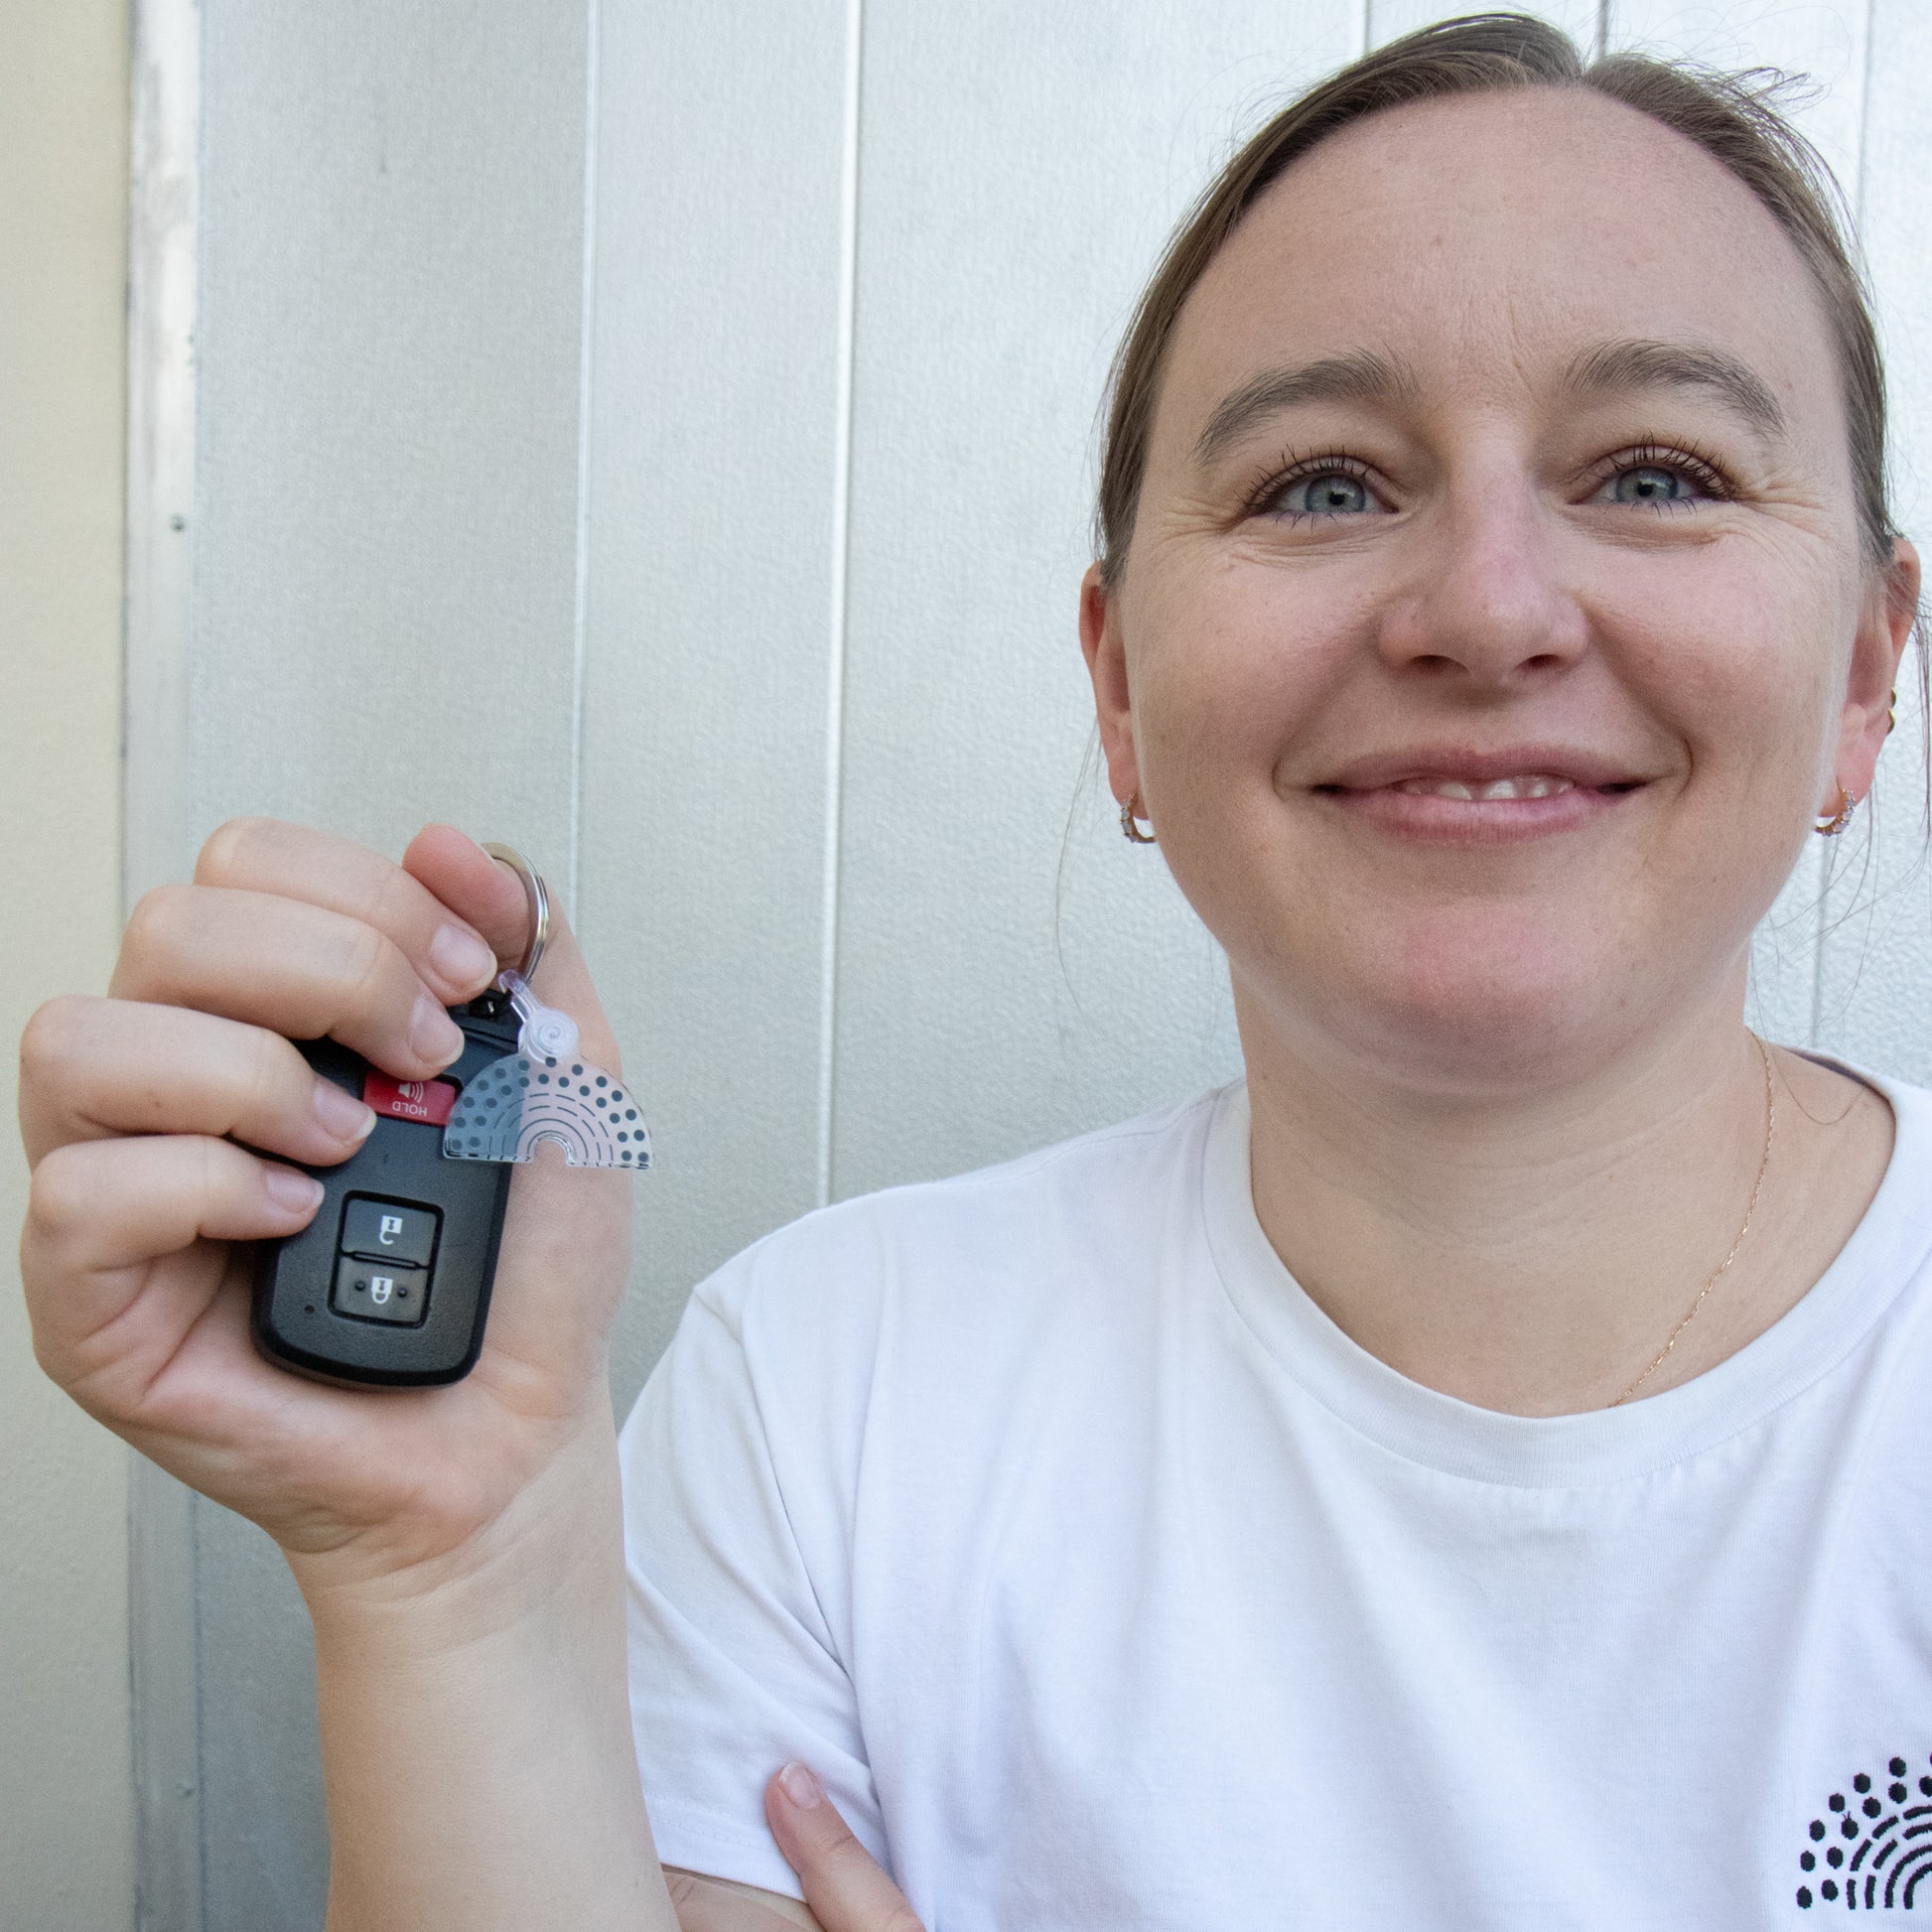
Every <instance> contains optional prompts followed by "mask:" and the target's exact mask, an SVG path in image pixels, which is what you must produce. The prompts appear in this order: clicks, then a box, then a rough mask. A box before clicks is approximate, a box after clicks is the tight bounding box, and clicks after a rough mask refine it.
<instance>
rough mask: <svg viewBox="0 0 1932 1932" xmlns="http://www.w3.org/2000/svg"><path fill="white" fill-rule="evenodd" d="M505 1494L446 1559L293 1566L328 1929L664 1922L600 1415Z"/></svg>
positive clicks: (617, 1928)
mask: <svg viewBox="0 0 1932 1932" xmlns="http://www.w3.org/2000/svg"><path fill="white" fill-rule="evenodd" d="M600 1437H601V1438H602V1440H600ZM515 1508H516V1510H517V1512H518V1513H519V1517H520V1520H519V1521H517V1522H514V1523H510V1524H505V1525H501V1526H498V1529H497V1531H496V1532H494V1533H493V1538H494V1542H493V1547H491V1548H489V1549H487V1550H484V1551H483V1552H479V1553H474V1555H475V1561H466V1562H464V1563H463V1564H462V1565H460V1566H456V1567H455V1568H456V1571H457V1574H453V1575H451V1576H448V1577H438V1578H433V1579H427V1580H426V1579H423V1578H420V1577H418V1578H412V1579H409V1580H407V1581H406V1582H399V1583H391V1584H386V1585H381V1584H379V1585H370V1584H368V1583H364V1582H362V1581H360V1580H357V1581H355V1582H353V1583H350V1584H345V1583H344V1582H343V1581H342V1580H341V1579H340V1578H338V1577H331V1576H329V1575H327V1574H326V1567H318V1566H315V1565H305V1566H301V1567H298V1577H299V1579H300V1580H301V1581H302V1583H303V1587H304V1590H305V1594H306V1595H307V1596H308V1598H309V1602H310V1609H311V1613H312V1615H313V1616H314V1618H315V1623H316V1650H317V1666H318V1693H319V1701H320V1708H321V1717H322V1740H323V1771H324V1777H325V1780H326V1783H327V1787H328V1795H329V1828H330V1840H331V1850H332V1872H331V1885H330V1901H329V1928H330V1932H402V1928H408V1932H440V1928H445V1927H447V1928H450V1932H457V1928H462V1932H498V1929H499V1928H500V1932H534V1929H535V1928H543V1927H550V1926H557V1927H566V1926H567V1927H570V1928H572V1932H674V1928H675V1926H676V1919H675V1916H674V1914H673V1911H672V1907H671V1903H670V1898H669V1894H668V1893H667V1891H666V1889H665V1886H664V1881H663V1878H662V1875H661V1873H660V1872H659V1869H658V1864H657V1858H656V1854H655V1852H654V1851H653V1849H652V1846H651V1839H650V1828H649V1824H648V1821H647V1819H646V1817H645V1814H644V1805H643V1798H642V1794H641V1792H640V1790H639V1787H638V1781H637V1771H636V1762H635V1758H634V1756H633V1753H632V1746H631V1737H630V1725H629V1708H628V1700H627V1695H626V1686H625V1676H624V1625H623V1571H622V1553H621V1552H622V1546H621V1517H620V1513H619V1500H618V1486H617V1462H616V1455H615V1449H614V1447H613V1446H612V1445H611V1444H610V1442H609V1439H608V1432H599V1431H597V1430H593V1431H591V1432H589V1439H588V1440H587V1441H585V1442H584V1443H582V1444H580V1445H578V1446H576V1447H574V1448H573V1449H572V1450H571V1451H570V1452H569V1453H568V1454H567V1455H566V1456H565V1457H564V1458H562V1459H560V1462H559V1463H558V1465H557V1466H555V1467H553V1468H552V1469H551V1470H549V1471H546V1473H545V1475H544V1476H543V1477H542V1478H541V1479H540V1481H539V1484H538V1486H537V1490H536V1491H535V1492H533V1493H531V1494H529V1495H527V1496H524V1497H520V1498H519V1499H518V1502H517V1504H516V1505H515Z"/></svg>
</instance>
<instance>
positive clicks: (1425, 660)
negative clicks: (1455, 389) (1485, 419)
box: [1377, 455, 1588, 696]
mask: <svg viewBox="0 0 1932 1932" xmlns="http://www.w3.org/2000/svg"><path fill="white" fill-rule="evenodd" d="M1419 534H1423V535H1424V541H1423V542H1421V543H1420V544H1419V545H1418V546H1417V547H1416V550H1415V551H1414V552H1413V553H1412V555H1411V557H1410V558H1409V559H1408V560H1407V561H1408V562H1409V563H1410V565H1411V570H1412V574H1411V575H1410V576H1409V577H1408V580H1407V582H1406V583H1405V585H1404V587H1403V589H1402V590H1401V591H1400V592H1399V593H1398V594H1397V595H1396V596H1394V597H1392V598H1391V599H1390V601H1389V603H1388V604H1387V605H1386V606H1385V607H1384V610H1383V613H1382V620H1381V623H1380V625H1379V635H1378V639H1377V641H1378V644H1379V646H1380V649H1381V652H1382V655H1383V657H1384V659H1385V660H1386V661H1387V662H1388V664H1389V665H1390V667H1391V668H1392V669H1394V670H1395V671H1397V672H1398V673H1399V674H1401V675H1403V676H1405V677H1410V678H1415V677H1424V678H1432V679H1435V680H1437V681H1439V682H1442V683H1444V684H1446V685H1450V684H1452V685H1455V686H1458V687H1460V688H1461V689H1462V690H1464V691H1465V692H1467V693H1468V694H1469V695H1471V696H1492V695H1493V696H1499V695H1503V694H1505V693H1508V692H1512V691H1520V690H1526V689H1529V688H1533V687H1535V686H1537V685H1539V684H1541V683H1544V682H1547V681H1548V680H1550V679H1552V678H1554V677H1558V676H1560V675H1561V674H1562V673H1563V672H1564V671H1565V670H1567V669H1568V668H1569V667H1570V666H1571V665H1573V664H1574V663H1575V662H1576V661H1577V660H1578V658H1579V657H1581V656H1582V655H1583V653H1584V651H1585V649H1586V648H1587V641H1588V625H1587V621H1586V620H1585V616H1584V611H1583V608H1582V606H1581V605H1580V604H1579V602H1578V601H1577V598H1576V596H1575V595H1574V593H1573V591H1572V590H1571V589H1570V587H1569V586H1567V585H1566V583H1565V581H1564V573H1563V556H1562V552H1563V548H1564V546H1563V541H1562V539H1563V531H1562V528H1561V525H1560V524H1559V522H1558V520H1557V519H1556V518H1555V517H1554V516H1553V515H1552V514H1551V513H1550V510H1549V508H1548V506H1547V505H1546V504H1545V503H1544V502H1543V501H1542V500H1541V497H1540V494H1539V491H1538V489H1537V487H1536V483H1535V480H1534V479H1533V478H1532V477H1531V476H1529V475H1528V474H1527V473H1526V471H1525V469H1524V467H1523V466H1522V465H1521V464H1520V462H1515V461H1512V460H1510V459H1509V458H1508V457H1506V456H1500V455H1498V456H1492V457H1491V458H1490V459H1489V460H1487V461H1485V462H1483V463H1481V464H1480V465H1479V466H1475V467H1472V468H1471V469H1470V470H1469V471H1468V473H1467V474H1465V475H1464V476H1462V477H1459V478H1456V477H1451V478H1450V479H1449V483H1448V486H1447V488H1446V490H1445V493H1444V496H1443V498H1442V499H1441V502H1440V505H1439V508H1438V510H1437V512H1436V513H1434V514H1433V515H1432V516H1431V517H1430V518H1429V520H1428V523H1427V524H1426V526H1425V531H1424V532H1422V533H1419Z"/></svg>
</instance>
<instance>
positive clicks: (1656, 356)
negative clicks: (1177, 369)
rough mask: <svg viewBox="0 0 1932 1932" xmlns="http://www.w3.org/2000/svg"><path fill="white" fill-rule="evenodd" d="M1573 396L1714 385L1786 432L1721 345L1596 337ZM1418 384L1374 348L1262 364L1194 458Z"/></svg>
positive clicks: (1567, 383)
mask: <svg viewBox="0 0 1932 1932" xmlns="http://www.w3.org/2000/svg"><path fill="white" fill-rule="evenodd" d="M1563 387H1564V388H1565V389H1566V390H1568V391H1569V392H1570V393H1571V394H1572V395H1604V394H1608V393H1611V392H1613V391H1615V390H1619V389H1650V388H1679V389H1715V390H1716V391H1717V392H1718V393H1719V394H1720V395H1721V396H1723V397H1724V398H1725V401H1727V402H1728V403H1729V404H1730V406H1731V407H1732V408H1733V409H1735V410H1736V412H1737V413H1738V414H1739V415H1740V416H1742V417H1743V418H1744V420H1745V421H1746V422H1748V423H1749V424H1750V425H1751V426H1752V428H1754V429H1756V430H1757V431H1758V432H1759V433H1760V434H1761V435H1764V436H1766V437H1778V436H1782V435H1784V434H1785V429H1786V425H1785V419H1784V411H1783V410H1782V409H1780V408H1779V407H1778V400H1777V398H1776V397H1775V396H1774V395H1772V393H1771V390H1770V387H1769V385H1768V384H1767V383H1766V382H1765V381H1764V380H1763V378H1762V377H1761V376H1758V375H1756V374H1755V373H1753V372H1752V371H1751V370H1750V369H1749V368H1747V367H1746V366H1745V365H1744V364H1743V363H1742V362H1740V361H1739V360H1738V359H1737V358H1736V357H1735V356H1734V355H1727V354H1726V353H1725V351H1724V350H1723V349H1720V348H1711V347H1709V346H1698V345H1692V344H1689V343H1663V342H1642V341H1629V342H1615V343H1599V344H1598V345H1596V346H1595V347H1594V348H1589V349H1586V350H1585V351H1584V352H1583V353H1582V354H1581V355H1579V356H1577V357H1576V359H1575V360H1574V361H1572V363H1571V364H1570V367H1569V368H1568V369H1567V370H1566V371H1565V372H1564V378H1563ZM1421 388H1422V385H1421V384H1420V383H1419V382H1418V381H1417V380H1416V377H1415V375H1414V374H1413V373H1412V372H1411V371H1410V370H1409V369H1408V368H1406V367H1405V366H1404V365H1403V364H1402V363H1400V362H1398V361H1396V360H1395V359H1393V358H1392V357H1390V356H1387V355H1379V354H1377V353H1376V352H1375V351H1374V350H1373V349H1366V348H1364V349H1351V350H1350V351H1348V352H1347V353H1346V354H1342V355H1324V356H1322V357H1320V358H1319V359H1318V360H1316V361H1313V362H1304V363H1302V364H1301V365H1300V366H1299V367H1296V368H1287V369H1264V370H1263V371H1262V373H1261V374H1260V375H1257V376H1252V377H1250V378H1249V380H1248V381H1246V382H1244V383H1243V384H1242V385H1241V386H1240V388H1238V389H1236V390H1235V391H1234V392H1233V393H1232V394H1231V395H1229V396H1227V397H1225V398H1224V399H1223V400H1222V402H1221V404H1220V406H1219V407H1218V408H1217V409H1216V410H1215V411H1214V413H1213V415H1211V416H1210V417H1209V418H1208V419H1207V423H1206V426H1205V427H1204V428H1203V429H1202V431H1201V433H1200V435H1199V436H1197V437H1196V438H1195V439H1194V461H1195V462H1196V463H1197V464H1198V465H1199V466H1200V467H1201V468H1202V469H1206V468H1207V467H1208V466H1209V465H1211V464H1212V463H1213V462H1214V460H1215V459H1216V458H1217V457H1219V456H1220V455H1221V454H1222V453H1223V452H1224V451H1225V450H1227V449H1228V448H1229V447H1230V446H1231V445H1232V444H1235V443H1238V442H1239V441H1240V440H1241V438H1242V437H1243V436H1245V435H1246V434H1247V433H1248V431H1249V430H1250V429H1252V428H1253V427H1254V425H1255V424H1256V423H1257V422H1259V421H1261V420H1262V419H1263V418H1264V417H1267V416H1272V415H1274V414H1276V413H1277V412H1278V411H1280V410H1283V409H1292V408H1293V407H1294V406H1295V405H1296V404H1297V403H1305V402H1391V401H1402V402H1413V401H1414V400H1415V399H1416V397H1417V396H1418V395H1420V393H1421Z"/></svg>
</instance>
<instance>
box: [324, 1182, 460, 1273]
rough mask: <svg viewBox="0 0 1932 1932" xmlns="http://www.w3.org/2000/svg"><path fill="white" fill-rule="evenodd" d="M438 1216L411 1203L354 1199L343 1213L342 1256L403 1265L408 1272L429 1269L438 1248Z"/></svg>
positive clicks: (434, 1211)
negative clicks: (362, 1257) (431, 1257)
mask: <svg viewBox="0 0 1932 1932" xmlns="http://www.w3.org/2000/svg"><path fill="white" fill-rule="evenodd" d="M436 1222H437V1213H436V1210H435V1208H433V1207H412V1206H411V1205H410V1204H409V1203H408V1202H407V1201H399V1200H372V1199H370V1198H369V1197H368V1196H367V1195H364V1194H356V1195H353V1196H351V1198H350V1200H349V1202H348V1205H347V1207H346V1208H345V1210H344V1212H343V1239H342V1252H343V1253H344V1254H345V1255H366V1256H367V1257H368V1258H369V1259H370V1260H371V1261H399V1262H401V1263H402V1265H403V1266H404V1267H405V1268H427V1267H428V1266H429V1264H430V1256H431V1255H432V1253H433V1252H434V1251H435V1248H436Z"/></svg>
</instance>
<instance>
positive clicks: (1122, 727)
mask: <svg viewBox="0 0 1932 1932" xmlns="http://www.w3.org/2000/svg"><path fill="white" fill-rule="evenodd" d="M1080 654H1081V655H1082V656H1083V657H1084V658H1085V659H1086V660H1087V675H1088V677H1090V678H1091V679H1092V680H1093V714H1094V720H1095V722H1096V723H1097V724H1098V725H1099V727H1100V750H1101V754H1102V756H1103V757H1104V758H1105V759H1106V760H1107V784H1108V788H1109V789H1110V790H1111V791H1112V792H1113V794H1114V796H1115V798H1116V799H1118V800H1119V802H1120V803H1121V804H1123V805H1124V804H1126V802H1127V801H1128V800H1129V799H1130V798H1132V797H1133V796H1134V794H1135V793H1136V792H1137V791H1139V790H1140V788H1141V760H1140V754H1139V753H1138V751H1137V750H1136V749H1135V745H1134V706H1133V698H1132V694H1131V693H1130V692H1129V690H1128V685H1127V645H1126V641H1125V639H1123V637H1122V636H1121V629H1120V594H1119V592H1118V591H1110V590H1109V589H1108V588H1107V586H1106V585H1105V584H1104V583H1103V582H1102V581H1101V576H1100V566H1099V565H1098V564H1092V565H1089V566H1088V569H1087V574H1086V576H1085V577H1083V578H1082V579H1081V580H1080ZM1143 802H1144V803H1145V800H1143Z"/></svg>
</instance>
